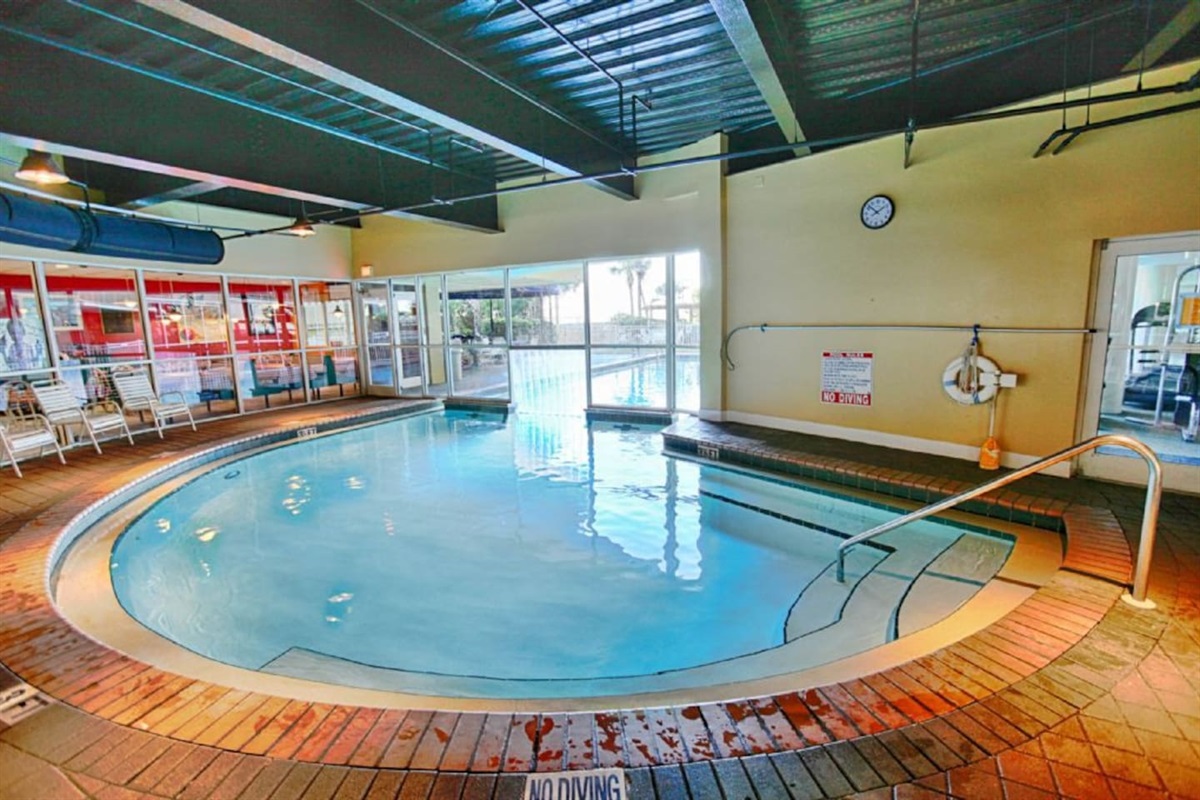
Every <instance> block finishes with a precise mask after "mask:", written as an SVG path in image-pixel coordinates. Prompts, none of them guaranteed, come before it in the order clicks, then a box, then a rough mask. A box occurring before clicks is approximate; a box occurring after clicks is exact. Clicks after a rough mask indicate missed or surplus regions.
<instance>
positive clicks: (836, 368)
mask: <svg viewBox="0 0 1200 800" xmlns="http://www.w3.org/2000/svg"><path fill="white" fill-rule="evenodd" d="M874 363H875V354H874V353H863V352H850V351H845V350H827V351H825V352H823V353H821V402H822V403H833V404H835V405H841V406H870V405H871V393H872V391H873V390H874V380H873V376H872V374H871V373H872V368H873V366H874Z"/></svg>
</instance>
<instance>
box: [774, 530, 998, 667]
mask: <svg viewBox="0 0 1200 800" xmlns="http://www.w3.org/2000/svg"><path fill="white" fill-rule="evenodd" d="M906 538H907V541H905V539H906ZM880 541H881V543H886V544H888V545H890V546H891V547H894V548H895V552H893V553H891V554H889V555H887V557H886V558H883V559H881V560H877V562H876V563H875V564H874V565H873V566H864V564H865V563H868V562H869V560H870V558H871V556H870V555H866V554H864V553H863V552H862V551H863V550H864V548H863V547H862V546H859V547H854V548H851V549H850V550H849V551H848V552H847V554H846V576H847V580H846V582H845V583H838V582H837V579H836V574H835V569H836V567H835V565H834V564H830V566H829V568H828V569H826V570H824V571H823V572H822V573H821V574H820V575H819V576H818V577H817V578H816V579H814V580H813V581H812V583H810V584H809V585H808V586H807V587H805V589H804V591H803V592H802V593H801V595H800V597H799V598H797V601H796V604H795V605H794V606H793V607H792V611H791V613H790V614H789V616H788V621H787V626H786V630H785V638H786V641H789V642H791V641H795V640H796V639H800V638H810V639H812V641H813V644H814V646H818V645H819V646H827V645H828V646H835V645H836V646H837V647H838V648H839V649H840V650H841V651H843V652H852V649H848V648H853V647H858V648H860V649H866V648H867V647H873V646H875V645H879V644H884V643H886V642H890V641H893V640H895V639H897V638H898V637H900V636H903V635H906V634H908V633H912V632H913V631H916V630H920V629H921V628H925V627H927V626H929V625H931V624H933V623H935V622H937V621H938V620H940V619H942V618H944V617H945V616H947V615H948V614H950V613H951V612H953V611H954V610H955V609H957V608H958V607H959V606H960V605H962V604H963V603H964V602H966V601H967V599H969V598H970V596H971V595H973V594H974V593H975V592H976V591H978V589H979V588H980V587H981V586H982V585H983V584H984V583H986V582H987V581H988V580H990V579H991V578H992V577H993V576H994V575H995V574H996V572H997V571H998V570H999V569H1000V567H1002V566H1003V564H1004V560H1005V559H1006V558H1007V553H1008V550H1007V546H1006V545H1004V544H1003V543H1002V542H1000V541H999V540H993V539H988V538H987V537H980V536H971V535H961V534H960V535H957V536H954V537H953V538H945V539H939V538H938V537H936V536H935V535H932V534H931V532H930V530H929V529H925V530H920V529H913V530H909V531H907V532H906V531H905V530H904V529H899V530H897V531H895V532H893V533H891V534H888V535H886V536H883V537H880Z"/></svg>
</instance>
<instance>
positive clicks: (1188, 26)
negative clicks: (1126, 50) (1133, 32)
mask: <svg viewBox="0 0 1200 800" xmlns="http://www.w3.org/2000/svg"><path fill="white" fill-rule="evenodd" d="M1197 26H1200V3H1196V2H1186V3H1184V4H1183V8H1181V9H1179V13H1178V14H1176V15H1175V16H1174V17H1172V18H1171V21H1170V22H1168V23H1167V24H1166V25H1164V26H1162V28H1160V29H1159V31H1158V33H1156V34H1154V38H1152V39H1151V40H1150V41H1148V42H1146V46H1145V47H1143V48H1142V49H1141V51H1140V52H1138V54H1137V55H1135V56H1134V57H1133V58H1131V59H1130V60H1129V63H1128V64H1126V65H1125V68H1124V69H1122V70H1121V71H1122V72H1136V71H1137V70H1141V69H1149V68H1150V67H1152V66H1154V65H1155V64H1157V63H1158V60H1159V59H1160V58H1162V57H1163V56H1165V55H1166V54H1167V53H1168V52H1170V50H1171V48H1172V47H1174V46H1175V45H1177V44H1179V43H1180V42H1181V41H1183V39H1184V37H1186V36H1187V35H1188V34H1189V33H1191V32H1192V31H1194V30H1195V29H1196V27H1197Z"/></svg>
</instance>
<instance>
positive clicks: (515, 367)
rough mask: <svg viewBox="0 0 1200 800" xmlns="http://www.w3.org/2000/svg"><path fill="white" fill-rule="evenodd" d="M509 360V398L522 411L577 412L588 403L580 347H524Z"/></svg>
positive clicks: (547, 412) (513, 353)
mask: <svg viewBox="0 0 1200 800" xmlns="http://www.w3.org/2000/svg"><path fill="white" fill-rule="evenodd" d="M509 355H510V357H511V359H512V384H513V388H512V401H513V403H514V404H516V406H517V408H518V409H520V410H522V411H534V412H538V413H545V414H578V413H580V411H581V410H582V409H583V408H584V407H585V406H587V369H586V368H585V366H584V358H583V349H582V348H580V349H578V350H575V349H570V348H566V349H562V350H524V349H516V350H512V351H511V352H510V353H509Z"/></svg>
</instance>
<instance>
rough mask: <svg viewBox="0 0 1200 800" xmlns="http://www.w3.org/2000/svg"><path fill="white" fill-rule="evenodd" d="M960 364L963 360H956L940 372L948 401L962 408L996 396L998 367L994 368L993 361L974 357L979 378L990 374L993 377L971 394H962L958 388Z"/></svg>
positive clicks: (998, 380)
mask: <svg viewBox="0 0 1200 800" xmlns="http://www.w3.org/2000/svg"><path fill="white" fill-rule="evenodd" d="M962 364H963V360H962V359H961V358H956V359H954V360H953V361H951V362H950V363H949V364H947V365H946V369H945V370H944V371H943V372H942V388H943V389H945V390H946V394H948V395H950V399H952V400H954V402H956V403H960V404H962V405H964V406H975V405H980V404H981V403H986V402H988V401H990V400H991V399H992V398H993V397H995V396H996V392H997V391H998V390H999V388H1000V367H998V366H996V362H995V361H992V360H991V359H990V358H987V357H985V356H975V364H976V366H977V368H978V369H979V374H980V376H981V377H982V376H983V375H985V374H991V375H993V376H995V377H994V378H993V379H992V380H990V381H986V382H984V384H983V385H982V386H980V387H979V388H978V390H977V391H976V392H975V393H973V394H972V393H968V392H964V391H963V390H962V389H960V388H959V386H958V373H959V372H961V371H962Z"/></svg>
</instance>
